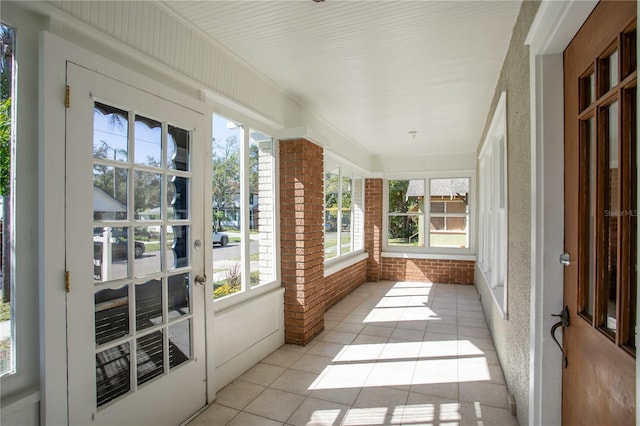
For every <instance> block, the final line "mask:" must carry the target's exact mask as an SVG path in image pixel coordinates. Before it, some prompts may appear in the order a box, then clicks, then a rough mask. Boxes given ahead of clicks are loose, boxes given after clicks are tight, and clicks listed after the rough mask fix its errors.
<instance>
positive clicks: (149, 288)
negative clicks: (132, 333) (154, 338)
mask: <svg viewBox="0 0 640 426" xmlns="http://www.w3.org/2000/svg"><path fill="white" fill-rule="evenodd" d="M135 289H136V330H138V331H140V330H144V329H145V328H149V327H153V326H155V325H159V324H162V281H161V280H158V279H156V280H151V281H147V282H146V283H144V284H137V285H136V286H135Z"/></svg>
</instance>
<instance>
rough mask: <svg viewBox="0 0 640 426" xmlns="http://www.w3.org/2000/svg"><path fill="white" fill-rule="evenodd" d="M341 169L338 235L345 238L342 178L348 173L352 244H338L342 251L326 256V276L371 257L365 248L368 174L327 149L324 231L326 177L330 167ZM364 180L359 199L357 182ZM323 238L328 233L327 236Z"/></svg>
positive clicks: (339, 174)
mask: <svg viewBox="0 0 640 426" xmlns="http://www.w3.org/2000/svg"><path fill="white" fill-rule="evenodd" d="M335 169H338V181H339V182H340V184H339V185H338V226H337V238H338V241H340V240H341V234H342V232H344V231H343V230H342V226H340V224H341V223H342V178H343V177H348V178H350V179H351V218H350V228H349V233H350V235H351V241H350V244H351V248H350V251H349V252H348V253H344V254H342V253H341V245H340V244H338V254H337V255H336V256H335V257H332V258H331V259H325V260H324V265H325V272H324V276H328V275H331V274H333V273H335V272H337V271H339V270H340V269H343V268H346V267H348V266H350V265H353V264H354V263H357V262H359V261H361V260H363V259H366V258H367V254H366V253H365V252H364V220H365V174H364V173H363V172H362V171H361V170H359V169H358V168H356V167H354V166H352V165H349V164H346V163H345V162H344V160H341V159H340V158H338V157H337V156H335V155H333V154H331V153H330V152H327V151H325V155H324V168H323V173H322V176H323V178H322V180H323V208H322V211H323V220H322V229H323V233H324V232H326V227H325V223H326V215H325V211H326V205H325V202H326V194H325V193H324V187H325V185H324V179H325V176H326V173H327V171H329V170H335ZM358 180H360V182H361V185H362V187H361V188H360V193H361V199H360V200H359V201H357V200H356V199H355V197H354V195H353V194H354V192H356V191H355V190H356V182H357V181H358ZM323 241H325V240H324V237H323Z"/></svg>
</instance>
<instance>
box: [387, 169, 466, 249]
mask: <svg viewBox="0 0 640 426" xmlns="http://www.w3.org/2000/svg"><path fill="white" fill-rule="evenodd" d="M470 187H471V179H470V178H468V177H452V178H451V177H447V178H431V179H408V180H389V181H388V183H387V203H388V204H387V205H388V211H387V246H388V247H390V248H394V247H398V248H400V247H406V248H414V249H423V251H427V252H434V251H445V252H446V251H447V250H449V251H450V250H451V249H454V250H456V249H469V248H470V247H471V245H470V242H469V236H470V232H469V223H470V220H469V215H470V209H469V188H470ZM425 200H429V201H428V204H427V205H425ZM427 226H428V228H427Z"/></svg>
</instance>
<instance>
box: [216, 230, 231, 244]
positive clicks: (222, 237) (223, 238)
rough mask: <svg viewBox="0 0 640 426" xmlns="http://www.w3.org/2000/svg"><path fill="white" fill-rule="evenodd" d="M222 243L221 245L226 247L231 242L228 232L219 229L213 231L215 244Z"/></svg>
mask: <svg viewBox="0 0 640 426" xmlns="http://www.w3.org/2000/svg"><path fill="white" fill-rule="evenodd" d="M216 244H218V245H220V247H226V246H227V244H229V235H228V234H227V233H226V232H221V231H218V230H214V231H213V245H214V246H215V245H216Z"/></svg>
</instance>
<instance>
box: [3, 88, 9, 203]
mask: <svg viewBox="0 0 640 426" xmlns="http://www.w3.org/2000/svg"><path fill="white" fill-rule="evenodd" d="M0 161H1V163H0V196H3V197H5V196H7V195H9V189H10V182H11V180H10V179H11V98H8V99H4V100H0ZM6 198H8V197H6Z"/></svg>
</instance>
